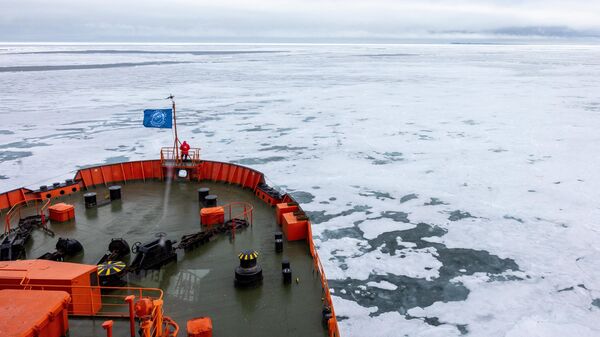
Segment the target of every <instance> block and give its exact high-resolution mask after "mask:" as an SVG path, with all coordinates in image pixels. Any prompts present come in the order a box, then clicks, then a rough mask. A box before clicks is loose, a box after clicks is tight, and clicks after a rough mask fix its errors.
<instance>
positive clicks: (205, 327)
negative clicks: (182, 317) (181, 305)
mask: <svg viewBox="0 0 600 337" xmlns="http://www.w3.org/2000/svg"><path fill="white" fill-rule="evenodd" d="M187 334H188V337H212V320H211V319H210V317H198V318H194V319H190V320H189V321H187Z"/></svg>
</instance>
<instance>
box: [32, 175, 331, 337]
mask: <svg viewBox="0 0 600 337" xmlns="http://www.w3.org/2000/svg"><path fill="white" fill-rule="evenodd" d="M122 186H123V190H122V194H123V199H122V201H117V202H113V203H112V204H109V205H106V206H101V207H98V208H97V209H92V210H86V209H85V207H84V204H83V197H82V195H81V194H76V195H74V196H69V197H63V198H60V199H57V200H55V201H53V203H55V202H67V203H71V204H74V205H75V210H76V218H75V220H74V221H69V222H65V223H51V224H49V228H51V229H52V230H53V231H54V232H56V237H54V238H51V237H49V236H47V235H46V234H44V233H43V232H41V231H39V230H36V231H34V233H33V236H32V239H33V240H31V241H30V242H29V244H28V250H27V254H28V258H37V257H39V256H40V255H42V254H44V253H45V252H48V251H54V246H55V244H56V241H57V240H58V237H68V238H74V239H77V240H79V241H80V242H81V244H82V245H83V247H84V253H83V254H81V255H79V256H76V257H75V258H72V259H70V260H68V261H70V262H83V263H89V264H95V263H96V262H97V261H98V260H99V259H100V257H101V256H102V255H103V254H104V253H105V252H106V250H107V247H108V243H109V242H110V240H111V238H118V237H123V238H125V239H126V240H127V242H128V243H129V244H130V245H131V244H133V243H134V242H136V241H141V242H146V241H150V240H151V239H154V234H155V233H157V232H166V233H167V234H168V238H169V239H171V240H177V241H179V240H180V239H181V236H182V235H184V234H190V233H194V232H197V231H199V230H200V225H199V215H198V210H199V206H198V201H197V200H198V197H197V189H198V188H199V187H209V188H210V189H211V194H217V195H218V196H219V200H218V203H219V205H223V204H225V203H228V202H234V201H246V202H249V203H251V204H252V205H253V206H254V225H253V226H252V227H249V228H247V229H244V230H242V231H238V232H237V233H236V236H235V240H233V241H232V240H230V238H229V237H228V236H227V235H225V234H222V235H220V236H218V237H217V238H216V239H214V240H213V241H211V242H209V243H208V244H206V245H204V246H201V247H199V248H197V249H195V250H193V251H191V252H188V253H184V251H183V250H178V262H177V263H171V264H169V265H167V266H165V267H163V268H162V269H161V270H160V271H156V272H149V273H148V274H147V275H145V276H144V275H143V273H142V275H140V276H135V275H133V274H129V275H128V276H127V277H128V282H129V285H130V286H141V287H156V288H161V289H163V290H164V292H165V314H166V315H168V316H170V317H172V318H173V319H174V320H175V321H177V322H178V323H179V325H180V334H179V335H180V336H185V335H186V331H185V326H186V321H187V320H188V319H191V318H194V317H200V316H209V317H211V318H212V320H213V329H214V330H213V332H214V336H261V337H262V336H324V335H326V331H325V329H324V328H323V326H322V325H321V309H322V304H321V296H322V291H321V284H320V281H319V279H318V277H317V275H316V274H314V273H313V268H312V259H311V257H310V254H309V250H308V245H307V244H306V242H304V241H302V242H286V241H284V252H283V253H282V254H277V253H275V249H274V239H273V233H274V232H275V231H277V230H279V227H278V226H277V224H276V223H275V216H274V209H273V208H271V207H269V206H267V205H265V204H263V203H262V202H261V201H260V200H259V199H258V198H256V197H255V196H254V194H253V193H252V192H251V191H249V190H244V189H241V188H239V187H237V186H231V185H225V184H220V183H201V184H199V183H172V184H170V185H167V184H164V183H161V182H147V183H141V182H140V183H129V184H124V185H122ZM92 191H94V190H92ZM95 191H96V192H98V200H99V201H100V199H102V198H103V197H104V196H105V195H108V190H107V189H106V188H98V189H97V190H95ZM244 249H255V250H257V251H258V252H259V254H260V255H259V258H258V263H259V264H260V265H261V266H262V267H263V276H264V280H263V283H262V285H261V286H259V287H256V288H253V289H237V288H235V287H234V284H233V278H234V269H235V267H236V266H237V265H238V264H239V261H238V258H237V254H238V253H239V252H240V251H241V250H244ZM283 257H287V258H289V260H290V262H291V267H292V271H293V279H294V280H295V279H296V278H298V279H299V282H295V281H294V282H292V284H291V285H287V286H286V285H284V284H283V282H282V276H281V260H282V259H283ZM130 259H131V260H133V255H132V256H131V257H130ZM126 262H129V261H126ZM102 321H103V319H96V320H87V319H83V320H82V319H71V320H70V323H71V336H72V337H77V336H92V335H97V336H105V333H104V331H103V330H102V328H101V324H102ZM90 328H92V330H93V331H94V334H92V333H90ZM128 331H129V330H128V328H127V323H126V322H116V324H115V336H128Z"/></svg>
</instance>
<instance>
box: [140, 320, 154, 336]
mask: <svg viewBox="0 0 600 337" xmlns="http://www.w3.org/2000/svg"><path fill="white" fill-rule="evenodd" d="M141 329H142V337H152V322H150V321H148V320H147V321H143V322H142V327H141Z"/></svg>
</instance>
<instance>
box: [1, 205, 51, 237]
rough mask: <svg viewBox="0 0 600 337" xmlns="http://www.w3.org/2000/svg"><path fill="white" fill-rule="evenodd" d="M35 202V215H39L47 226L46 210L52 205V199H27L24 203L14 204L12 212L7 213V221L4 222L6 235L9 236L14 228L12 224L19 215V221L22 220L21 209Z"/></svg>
mask: <svg viewBox="0 0 600 337" xmlns="http://www.w3.org/2000/svg"><path fill="white" fill-rule="evenodd" d="M30 202H33V203H34V205H35V213H36V215H39V216H40V218H41V220H42V225H43V226H45V224H46V209H47V208H48V206H49V205H50V199H45V200H44V199H41V198H35V199H26V200H23V201H20V202H18V203H16V204H14V205H13V206H12V207H11V208H10V210H9V211H8V212H7V213H6V217H5V221H4V234H7V233H9V232H10V230H11V228H12V226H11V222H12V219H13V218H14V217H15V216H16V215H18V217H19V219H20V218H21V209H22V208H23V207H25V206H29V203H30Z"/></svg>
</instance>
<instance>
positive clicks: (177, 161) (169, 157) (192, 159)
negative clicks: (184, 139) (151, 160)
mask: <svg viewBox="0 0 600 337" xmlns="http://www.w3.org/2000/svg"><path fill="white" fill-rule="evenodd" d="M188 156H189V158H186V159H185V160H184V158H183V156H182V155H181V151H178V150H176V149H174V148H172V147H163V148H162V149H160V162H161V164H162V165H163V166H175V167H178V166H194V165H196V164H198V163H199V162H200V148H191V149H190V150H189V152H188Z"/></svg>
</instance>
